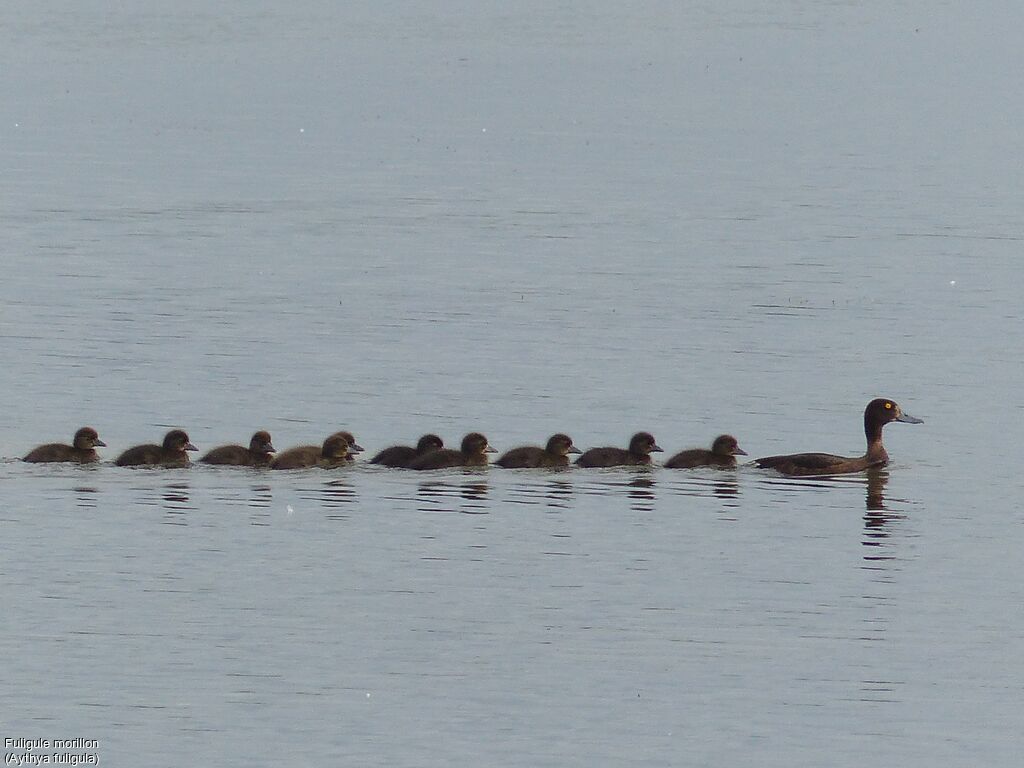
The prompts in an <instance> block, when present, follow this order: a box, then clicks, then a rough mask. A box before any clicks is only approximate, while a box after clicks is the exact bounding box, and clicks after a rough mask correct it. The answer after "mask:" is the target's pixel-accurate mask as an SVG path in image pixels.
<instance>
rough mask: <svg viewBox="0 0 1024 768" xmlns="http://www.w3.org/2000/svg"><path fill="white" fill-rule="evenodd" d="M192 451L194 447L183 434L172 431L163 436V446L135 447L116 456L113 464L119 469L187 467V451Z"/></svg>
mask: <svg viewBox="0 0 1024 768" xmlns="http://www.w3.org/2000/svg"><path fill="white" fill-rule="evenodd" d="M194 450H196V447H195V446H194V445H192V443H191V442H190V441H189V439H188V435H187V434H185V432H183V431H182V430H180V429H172V430H171V431H170V432H168V433H167V434H166V435H165V436H164V442H163V445H154V444H147V445H136V446H135V447H134V448H129V449H128V450H127V451H125V452H124V453H122V454H121V455H120V456H118V457H117V461H115V462H114V463H115V464H117V466H119V467H141V466H161V467H187V466H188V465H189V464H191V463H192V462H191V461H190V460H189V458H188V453H187V451H194Z"/></svg>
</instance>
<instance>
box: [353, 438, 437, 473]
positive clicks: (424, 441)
mask: <svg viewBox="0 0 1024 768" xmlns="http://www.w3.org/2000/svg"><path fill="white" fill-rule="evenodd" d="M442 448H444V441H443V440H442V439H441V438H440V437H438V436H437V435H431V434H427V435H423V437H421V438H420V439H419V441H418V442H417V443H416V447H415V448H413V447H411V446H408V445H393V446H391V447H390V448H385V449H384V450H383V451H381V452H380V453H378V454H377V455H376V456H374V457H373V458H372V459H370V463H371V464H382V465H384V466H385V467H408V466H409V462H411V461H412V460H413V459H416V458H418V457H420V456H422V455H423V454H425V453H430V452H431V451H439V450H441V449H442Z"/></svg>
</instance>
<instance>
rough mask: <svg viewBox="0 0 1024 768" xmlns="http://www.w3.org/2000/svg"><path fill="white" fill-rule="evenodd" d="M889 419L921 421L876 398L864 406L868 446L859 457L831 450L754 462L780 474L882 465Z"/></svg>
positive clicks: (835, 471)
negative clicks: (841, 454)
mask: <svg viewBox="0 0 1024 768" xmlns="http://www.w3.org/2000/svg"><path fill="white" fill-rule="evenodd" d="M891 421H902V422H904V423H906V424H921V423H923V422H922V420H921V419H916V418H914V417H913V416H910V415H908V414H906V413H904V412H903V409H901V408H900V407H899V406H898V405H897V404H896V403H895V402H894V401H893V400H889V399H886V398H884V397H880V398H878V399H875V400H872V401H871V402H870V403H868V406H867V408H865V409H864V436H865V438H867V443H868V449H867V451H866V452H865V454H864V455H863V456H852V457H850V456H836V455H835V454H831V453H791V454H787V455H784V456H765V457H764V458H762V459H755V460H754V463H755V464H757V466H759V467H763V468H766V469H775V470H778V471H779V472H781V473H782V474H784V475H845V474H849V473H851V472H861V471H863V470H865V469H869V468H871V467H884V466H885V465H886V464H888V463H889V454H888V453H886V451H885V446H884V445H882V427H884V426H885V425H886V424H888V423H889V422H891Z"/></svg>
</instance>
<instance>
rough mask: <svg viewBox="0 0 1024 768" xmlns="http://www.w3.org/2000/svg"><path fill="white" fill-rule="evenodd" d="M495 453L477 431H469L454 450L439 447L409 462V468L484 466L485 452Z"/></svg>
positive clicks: (485, 462)
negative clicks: (458, 447) (458, 448)
mask: <svg viewBox="0 0 1024 768" xmlns="http://www.w3.org/2000/svg"><path fill="white" fill-rule="evenodd" d="M488 453H497V451H496V450H494V449H493V448H491V446H490V445H488V444H487V438H486V437H484V436H483V435H481V434H480V433H479V432H470V433H469V434H468V435H466V436H465V437H464V438H462V447H461V448H460V450H458V451H455V450H452V449H451V448H441V449H440V450H437V451H430V452H429V453H425V454H423V455H422V456H419V457H417V458H416V459H413V460H412V461H410V462H409V469H447V468H449V467H486V466H487V454H488Z"/></svg>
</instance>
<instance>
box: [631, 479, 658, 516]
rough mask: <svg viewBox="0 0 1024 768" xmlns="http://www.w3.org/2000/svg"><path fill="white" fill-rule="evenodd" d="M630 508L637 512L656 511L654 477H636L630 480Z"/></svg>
mask: <svg viewBox="0 0 1024 768" xmlns="http://www.w3.org/2000/svg"><path fill="white" fill-rule="evenodd" d="M628 487H629V498H630V501H631V503H630V505H629V506H630V509H634V510H636V511H637V512H653V511H654V491H653V490H652V489H653V488H654V478H653V477H644V476H639V477H634V478H632V479H631V480H630V481H629V486H628Z"/></svg>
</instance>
